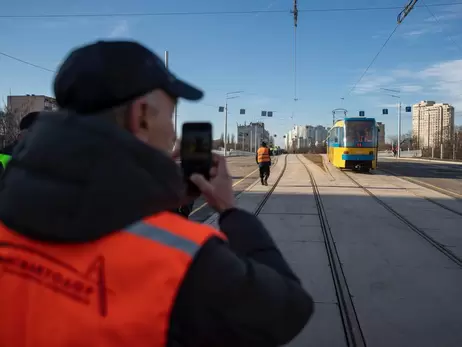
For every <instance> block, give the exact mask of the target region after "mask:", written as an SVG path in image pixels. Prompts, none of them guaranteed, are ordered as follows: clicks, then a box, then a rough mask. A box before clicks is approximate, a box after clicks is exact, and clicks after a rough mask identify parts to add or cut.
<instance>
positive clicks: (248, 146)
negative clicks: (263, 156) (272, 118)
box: [236, 122, 272, 151]
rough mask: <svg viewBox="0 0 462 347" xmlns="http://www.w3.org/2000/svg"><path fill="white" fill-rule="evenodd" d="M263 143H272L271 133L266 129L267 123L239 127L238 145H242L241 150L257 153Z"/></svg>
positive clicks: (245, 124)
mask: <svg viewBox="0 0 462 347" xmlns="http://www.w3.org/2000/svg"><path fill="white" fill-rule="evenodd" d="M262 141H265V142H267V143H268V144H269V142H270V141H272V137H271V136H270V133H269V132H268V131H267V130H266V129H265V123H263V122H255V123H253V122H251V123H249V124H247V123H244V124H243V125H239V124H238V125H237V138H236V143H238V144H240V146H239V148H243V149H244V150H245V151H256V150H257V149H258V147H260V144H261V143H262Z"/></svg>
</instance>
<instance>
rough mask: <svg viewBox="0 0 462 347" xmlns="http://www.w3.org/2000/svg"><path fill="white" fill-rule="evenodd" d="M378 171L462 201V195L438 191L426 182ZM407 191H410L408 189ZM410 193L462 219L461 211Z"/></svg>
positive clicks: (442, 190) (384, 170) (386, 171)
mask: <svg viewBox="0 0 462 347" xmlns="http://www.w3.org/2000/svg"><path fill="white" fill-rule="evenodd" d="M378 170H380V171H383V172H385V173H387V174H389V175H392V176H395V177H398V178H401V179H403V180H405V181H407V182H410V183H414V184H416V185H418V186H420V187H422V188H427V189H430V190H433V191H435V192H438V193H440V194H444V195H446V196H448V197H451V198H454V199H457V200H460V199H461V196H460V195H458V194H455V193H452V192H449V191H447V190H446V189H441V188H438V189H437V187H434V186H432V185H429V184H426V183H424V182H420V181H418V180H414V179H410V178H408V177H402V176H399V175H397V174H395V173H394V172H391V171H389V170H386V169H378ZM406 190H408V189H406ZM408 191H410V190H408ZM410 192H411V193H412V194H414V195H415V196H417V197H419V198H423V199H425V200H427V201H428V202H430V203H432V204H434V205H437V206H439V207H441V208H442V209H444V210H446V211H449V212H452V213H454V214H456V215H458V216H460V217H462V212H460V211H457V210H454V209H453V208H451V207H449V206H446V205H444V204H442V203H440V202H438V201H436V200H434V199H432V198H428V197H426V196H422V195H418V194H415V193H414V192H412V191H410Z"/></svg>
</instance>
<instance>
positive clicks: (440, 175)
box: [379, 159, 462, 200]
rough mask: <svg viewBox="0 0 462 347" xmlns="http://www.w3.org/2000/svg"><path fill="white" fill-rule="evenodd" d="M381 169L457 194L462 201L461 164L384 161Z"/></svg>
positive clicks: (401, 160) (402, 160)
mask: <svg viewBox="0 0 462 347" xmlns="http://www.w3.org/2000/svg"><path fill="white" fill-rule="evenodd" d="M379 169H383V170H387V171H389V172H392V173H394V174H395V175H398V176H401V177H407V178H410V179H412V180H413V181H415V182H422V183H424V184H428V185H432V186H436V187H437V188H439V189H444V190H446V191H448V192H449V193H452V194H456V195H458V196H459V197H460V199H461V200H462V166H461V164H460V163H450V162H434V161H418V160H405V159H399V160H397V159H382V160H380V161H379Z"/></svg>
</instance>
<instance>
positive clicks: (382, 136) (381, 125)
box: [377, 122, 385, 146]
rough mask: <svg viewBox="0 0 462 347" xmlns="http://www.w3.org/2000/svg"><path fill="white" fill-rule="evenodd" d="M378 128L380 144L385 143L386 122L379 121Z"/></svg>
mask: <svg viewBox="0 0 462 347" xmlns="http://www.w3.org/2000/svg"><path fill="white" fill-rule="evenodd" d="M377 128H378V129H379V146H384V145H385V124H384V123H382V122H377Z"/></svg>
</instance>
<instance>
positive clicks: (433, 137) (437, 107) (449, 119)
mask: <svg viewBox="0 0 462 347" xmlns="http://www.w3.org/2000/svg"><path fill="white" fill-rule="evenodd" d="M453 134H454V107H453V106H451V105H450V104H447V103H436V102H435V101H421V102H419V103H418V104H415V105H413V108H412V135H413V137H414V138H415V140H416V141H417V146H418V148H430V147H436V146H439V145H440V144H441V143H444V142H445V141H450V140H451V139H452V137H453Z"/></svg>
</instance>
